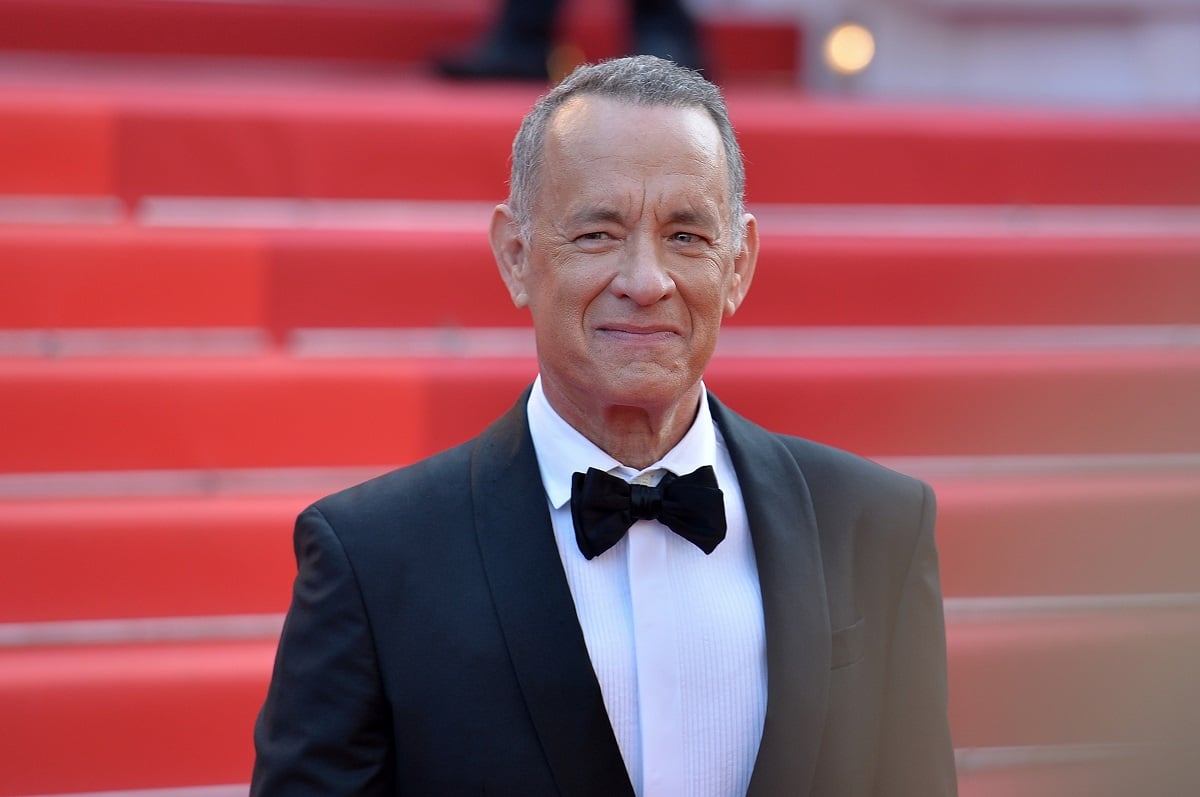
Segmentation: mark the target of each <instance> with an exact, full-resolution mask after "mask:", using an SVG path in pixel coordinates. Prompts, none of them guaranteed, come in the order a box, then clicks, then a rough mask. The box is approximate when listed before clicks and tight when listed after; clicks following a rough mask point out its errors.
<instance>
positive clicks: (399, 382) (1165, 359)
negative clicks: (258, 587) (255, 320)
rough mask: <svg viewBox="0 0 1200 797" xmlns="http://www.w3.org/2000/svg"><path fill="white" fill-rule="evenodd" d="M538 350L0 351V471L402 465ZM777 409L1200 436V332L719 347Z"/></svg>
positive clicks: (742, 405) (983, 425) (481, 421)
mask: <svg viewBox="0 0 1200 797" xmlns="http://www.w3.org/2000/svg"><path fill="white" fill-rule="evenodd" d="M535 372H536V363H535V362H534V360H533V358H532V357H528V356H526V357H512V356H497V357H488V356H454V355H446V354H442V355H440V356H425V357H421V356H414V357H376V358H361V359H344V358H334V359H330V358H315V357H314V358H294V357H283V356H277V355H264V356H261V357H219V356H214V357H188V358H164V357H127V358H111V357H96V358H65V359H20V358H17V359H8V360H0V417H3V418H5V419H6V421H7V423H6V426H7V427H8V428H7V432H8V433H7V435H6V438H7V439H6V440H5V445H4V446H3V447H0V472H8V473H21V472H40V471H86V470H128V469H134V470H136V469H160V468H184V469H211V468H242V467H285V466H342V465H355V466H358V465H395V464H403V463H406V462H410V461H413V460H415V459H417V458H419V457H423V456H426V455H428V454H431V453H434V452H436V451H438V450H441V449H443V448H445V447H447V446H450V445H453V444H455V443H458V442H461V441H462V440H465V439H467V438H469V437H471V436H473V435H474V434H476V433H477V432H479V431H480V430H482V429H483V428H484V426H485V425H487V424H488V423H490V422H491V421H492V420H493V419H495V418H496V417H497V416H499V415H500V414H501V413H502V412H503V411H505V410H507V409H508V408H509V407H510V406H512V403H513V402H514V401H515V400H516V398H517V396H518V395H519V394H520V393H521V391H522V390H523V389H524V388H525V387H526V386H527V385H528V384H529V383H530V382H531V381H532V379H533V377H534V374H535ZM706 383H707V384H708V386H709V387H710V388H712V389H713V390H714V391H715V393H716V394H717V395H718V396H721V397H722V398H723V399H724V400H725V401H726V402H728V404H729V405H730V406H731V407H733V408H736V409H737V410H738V411H739V412H741V413H743V414H744V415H746V416H748V417H750V418H752V419H755V420H756V421H758V422H760V423H762V424H763V425H765V426H767V427H768V428H772V429H775V430H777V431H780V432H786V433H792V434H799V435H801V436H805V437H809V438H812V439H817V440H820V441H822V442H827V443H830V444H833V445H838V446H839V447H842V448H846V449H849V450H851V451H856V452H860V453H864V454H867V455H872V456H887V455H929V454H1039V453H1041V454H1049V453H1059V454H1065V453H1079V454H1089V453H1091V454H1100V453H1191V452H1195V451H1200V424H1197V423H1196V418H1195V413H1194V412H1193V411H1192V408H1194V407H1196V406H1200V347H1195V346H1157V347H1138V346H1114V347H1107V346H1097V347H1077V348H1070V347H1068V348H1066V349H1063V350H1059V349H1054V348H1051V349H1049V350H1039V349H1038V348H1036V347H1033V348H1029V349H1024V350H1022V349H1017V350H998V351H987V350H971V349H967V350H957V351H955V350H952V351H948V352H937V351H934V352H928V351H920V350H913V351H905V350H904V349H898V350H893V351H890V352H889V351H882V352H867V353H863V354H861V355H853V354H839V353H837V352H834V353H833V356H827V355H823V354H822V353H821V352H819V351H818V352H812V351H804V350H792V351H788V350H787V349H786V348H784V349H782V350H780V351H779V352H776V353H772V354H771V355H768V356H764V355H762V354H755V353H747V354H746V355H745V356H738V357H732V356H719V357H717V358H716V359H715V360H714V361H713V363H712V364H711V366H710V368H709V369H708V371H707V376H706Z"/></svg>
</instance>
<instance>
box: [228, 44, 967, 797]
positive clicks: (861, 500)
mask: <svg viewBox="0 0 1200 797" xmlns="http://www.w3.org/2000/svg"><path fill="white" fill-rule="evenodd" d="M743 183H744V171H743V167H742V161H741V154H740V152H739V149H738V145H737V141H736V139H735V138H734V135H733V130H732V128H731V126H730V124H729V119H728V115H727V113H726V110H725V106H724V103H723V101H722V100H721V97H720V95H719V93H718V92H717V90H716V89H715V87H713V86H712V85H711V84H709V83H708V82H706V81H704V80H703V79H702V78H700V77H699V76H698V75H697V74H696V73H694V72H691V71H689V70H685V69H681V68H680V67H677V66H675V65H673V64H671V63H669V62H667V61H662V60H659V59H657V58H652V57H647V56H639V57H635V58H629V59H620V60H617V61H611V62H607V63H603V64H599V65H596V66H590V67H583V68H581V69H580V70H577V71H576V72H575V73H573V74H572V75H571V76H570V77H568V78H567V80H566V81H564V82H563V83H561V84H559V85H558V86H557V87H555V88H554V89H553V90H551V91H550V92H549V93H548V94H547V95H546V96H545V97H543V98H542V99H541V100H540V101H539V103H538V104H537V106H536V107H535V108H534V110H533V111H532V112H531V113H530V114H529V116H528V117H526V119H525V121H524V123H523V124H522V127H521V130H520V131H519V132H518V134H517V138H516V141H515V142H514V146H513V173H512V183H511V194H510V198H509V201H508V203H507V204H504V205H500V206H499V207H498V208H496V210H495V213H494V217H493V220H492V226H491V239H492V245H493V249H494V252H495V255H496V259H497V262H498V263H499V267H500V273H501V275H502V277H503V279H504V282H505V284H506V285H507V287H508V290H509V293H510V294H511V296H512V300H513V301H514V302H515V303H516V305H517V306H518V307H527V308H528V309H529V311H530V313H531V314H532V317H533V324H534V329H535V337H536V341H537V356H538V367H539V377H538V379H537V381H536V382H535V383H534V385H533V386H532V387H531V389H530V390H529V391H528V392H527V393H526V395H524V396H522V397H521V399H520V400H519V401H518V402H517V404H516V406H515V407H514V408H513V409H512V410H510V411H509V413H508V414H507V415H505V416H504V417H502V418H501V419H500V420H499V421H497V422H496V423H495V424H494V425H492V426H491V427H490V428H489V429H487V430H486V431H485V432H483V434H481V435H480V436H479V437H478V438H476V439H475V440H473V441H471V442H469V443H466V444H464V445H462V446H460V447H457V448H455V449H452V450H450V451H447V452H444V453H442V454H440V455H438V456H435V457H433V458H432V459H429V460H426V461H423V462H419V463H417V464H415V465H412V466H410V467H407V468H404V469H401V470H399V471H396V472H394V473H391V474H389V475H386V476H383V477H381V478H379V479H376V480H373V481H371V482H368V483H366V484H364V485H360V486H359V487H356V488H352V489H350V490H348V491H346V492H343V493H340V494H338V495H335V496H333V497H330V498H327V499H324V500H323V501H321V502H318V503H317V504H316V505H315V506H314V507H311V508H309V509H308V510H307V511H306V512H305V513H303V514H302V515H301V517H300V518H299V520H298V522H297V527H296V541H295V544H296V553H297V558H298V561H299V575H298V577H297V580H296V586H295V593H294V598H293V603H292V608H291V610H290V611H289V614H288V619H287V622H286V624H285V626H284V631H283V636H282V639H281V641H280V646H279V653H278V658H277V662H276V667H275V674H274V678H273V681H272V684H271V688H270V692H269V694H268V697H267V701H266V704H265V706H264V708H263V711H262V715H261V716H260V718H259V723H258V726H257V729H256V742H257V747H258V760H257V763H256V766H255V773H254V782H253V788H252V791H253V793H254V794H259V795H307V794H313V795H317V794H320V795H341V794H345V795H350V794H354V795H359V794H421V795H458V794H488V795H497V794H503V795H521V797H528V796H529V795H559V794H561V795H595V796H596V797H614V795H633V794H636V795H638V796H639V797H657V796H658V795H711V796H712V797H729V796H730V795H739V794H747V793H748V794H750V795H756V796H759V795H780V797H784V796H786V797H793V796H794V795H828V796H829V797H854V796H855V795H879V796H880V797H882V796H884V795H886V796H887V797H897V796H903V795H912V797H934V796H936V795H948V794H954V793H955V782H954V765H953V753H952V749H951V746H950V740H949V731H948V729H947V722H946V674H945V639H944V628H943V622H942V612H941V595H940V590H939V586H938V575H937V562H936V554H935V551H934V544H933V517H934V502H933V495H932V493H931V492H930V490H929V489H928V487H926V486H924V485H923V484H921V483H920V482H917V481H915V480H913V479H910V478H908V477H905V476H901V475H899V474H896V473H892V472H890V471H887V470H885V469H883V468H881V467H879V466H877V465H874V464H871V463H869V462H867V461H865V460H861V459H859V458H857V457H854V456H852V455H849V454H846V453H843V452H839V451H836V450H833V449H829V448H826V447H823V446H820V445H818V444H815V443H811V442H808V441H805V440H800V439H796V438H789V437H783V436H777V435H774V434H771V433H769V432H767V431H765V430H763V429H761V428H759V427H757V426H755V425H754V424H752V423H750V422H749V421H747V420H745V419H743V418H741V417H739V416H738V415H736V414H735V413H734V412H732V411H731V410H729V409H727V408H725V407H724V406H723V405H722V404H721V403H720V402H719V401H718V400H717V399H716V398H715V397H714V396H711V395H709V394H708V393H707V392H706V391H705V388H704V385H703V383H702V381H701V377H702V374H703V371H704V369H705V367H706V365H707V364H708V362H709V359H710V357H711V356H712V353H713V349H714V346H715V344H716V340H717V334H718V330H719V327H720V324H721V321H722V319H723V318H724V317H725V316H728V315H732V314H733V313H734V312H735V311H736V310H737V309H738V306H739V305H740V304H741V303H742V300H743V299H744V298H745V296H746V293H747V291H748V290H749V287H750V283H751V280H752V278H753V276H754V269H755V262H756V257H757V253H758V233H757V227H756V224H755V220H754V217H753V216H751V215H749V214H747V213H745V212H744V210H743V204H742V196H743ZM627 528H628V531H627V532H626V529H627Z"/></svg>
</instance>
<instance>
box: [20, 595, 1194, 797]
mask: <svg viewBox="0 0 1200 797" xmlns="http://www.w3.org/2000/svg"><path fill="white" fill-rule="evenodd" d="M1198 631H1200V610H1198V609H1197V608H1196V607H1195V606H1193V605H1190V604H1185V605H1180V606H1162V607H1157V608H1145V607H1132V608H1126V609H1120V608H1111V609H1108V610H1075V611H1071V612H1064V613H1062V614H1057V615H1056V614H1053V613H1050V614H1045V613H1041V612H1039V613H1037V614H1034V615H1028V616H1027V615H1021V614H1019V613H1018V614H1017V615H1016V616H1011V617H1010V616H1006V615H1005V614H1004V613H1003V612H998V613H993V614H992V615H991V616H987V617H982V618H979V617H976V618H973V619H970V620H955V619H954V610H953V609H952V610H951V620H950V623H949V651H950V677H951V695H950V699H951V722H952V728H953V732H954V737H955V741H956V744H958V745H959V746H961V747H997V746H1029V745H1041V744H1047V745H1051V744H1053V745H1061V744H1071V745H1082V744H1121V743H1127V744H1140V743H1144V742H1155V741H1160V740H1162V739H1163V738H1166V737H1165V736H1164V735H1165V734H1170V733H1171V732H1175V733H1180V732H1186V731H1188V730H1190V725H1189V723H1194V721H1195V716H1196V713H1195V711H1194V708H1195V699H1196V698H1195V693H1194V691H1193V690H1192V685H1193V683H1194V673H1195V668H1196V666H1197V665H1198V664H1200V661H1197V656H1198V655H1200V651H1198V650H1197V647H1196V644H1195V640H1196V638H1197V637H1196V635H1197V632H1198ZM273 651H274V640H273V639H270V638H267V639H262V640H256V639H241V640H232V641H196V642H181V641H173V642H157V643H140V644H110V645H84V646H71V645H66V646H62V645H60V646H47V647H40V648H25V649H6V650H0V741H2V742H3V743H4V745H5V750H6V751H7V755H8V758H7V760H8V761H9V762H10V765H9V766H8V767H7V768H6V773H5V779H4V783H3V787H2V788H0V793H3V794H4V795H5V796H6V797H7V796H8V795H17V794H24V793H31V792H41V793H47V792H72V791H74V792H85V791H99V790H104V789H135V788H154V787H167V786H186V785H201V784H212V783H236V782H239V781H241V780H243V779H245V778H246V776H247V773H248V772H249V770H250V764H251V761H252V757H253V752H252V745H251V740H250V734H249V729H250V728H251V727H252V724H253V721H254V717H255V715H256V713H257V710H258V708H259V706H260V705H261V701H262V699H263V696H264V694H265V690H266V684H267V680H268V678H269V675H270V669H271V660H272V654H273ZM230 728H241V729H244V731H245V732H243V733H230V731H229V729H230Z"/></svg>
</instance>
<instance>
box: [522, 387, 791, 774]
mask: <svg viewBox="0 0 1200 797" xmlns="http://www.w3.org/2000/svg"><path fill="white" fill-rule="evenodd" d="M702 396H703V398H702V399H701V402H700V410H699V412H698V413H697V415H696V420H695V422H694V423H693V424H692V427H691V429H690V430H689V431H688V432H687V434H686V435H685V436H684V437H683V439H682V440H680V441H679V443H678V444H677V445H676V446H675V447H674V448H673V449H671V450H670V451H669V452H667V454H666V456H664V457H663V458H662V459H661V460H659V461H658V462H656V463H654V464H653V465H652V466H650V467H649V468H646V469H645V470H642V471H638V470H634V469H632V468H628V467H625V466H624V465H622V464H621V463H619V462H618V461H617V460H615V459H613V458H612V457H611V456H609V455H608V454H606V453H605V452H604V451H602V450H601V449H600V448H598V447H597V446H596V445H595V444H593V443H592V442H590V441H589V440H588V439H587V438H585V437H584V436H583V435H581V434H580V433H579V432H578V431H576V430H575V429H574V428H573V427H572V426H570V425H569V424H568V423H567V422H566V421H564V420H563V419H562V417H561V416H559V415H558V413H557V412H555V411H554V408H553V407H551V406H550V403H549V401H547V399H546V395H545V392H544V391H543V390H542V384H541V378H540V377H539V378H538V380H537V381H536V382H535V383H534V386H533V392H532V394H531V395H530V398H529V404H528V408H527V411H528V417H529V426H530V431H531V432H532V435H533V444H534V448H535V449H536V451H537V458H538V467H539V468H540V470H541V476H542V483H543V485H544V486H545V488H546V497H547V500H548V501H549V505H550V515H551V519H552V522H553V525H554V535H555V539H556V541H557V543H558V552H559V556H560V557H561V558H562V562H563V569H564V571H565V572H566V576H567V583H568V584H569V585H570V589H571V595H572V597H573V598H574V601H575V611H576V614H577V615H578V617H579V624H580V626H581V627H582V629H583V637H584V640H585V642H586V643H587V649H588V654H589V656H590V657H591V661H592V667H593V669H594V670H595V672H596V677H597V679H598V681H599V683H600V691H601V692H602V694H603V696H604V706H605V708H606V709H607V711H608V716H609V720H610V721H611V723H612V726H613V732H614V734H615V735H616V739H617V745H618V746H619V747H620V749H621V754H622V756H623V757H624V759H625V766H626V768H627V769H628V771H629V777H630V781H631V782H632V783H633V788H634V791H635V792H636V794H637V795H638V797H683V795H689V796H690V797H731V795H744V794H745V793H746V789H747V787H748V786H749V783H750V774H751V772H752V771H753V768H754V760H755V757H756V755H757V753H758V745H759V741H760V739H761V738H762V727H763V717H764V715H765V713H766V704H767V665H766V643H765V634H764V630H763V616H762V594H761V592H760V590H759V584H758V571H757V568H756V566H755V561H754V549H753V546H752V545H751V540H750V534H749V529H748V522H747V520H746V508H745V505H744V503H743V501H742V493H741V489H740V488H739V486H738V481H737V476H736V474H735V473H734V470H733V464H732V462H731V461H730V459H729V452H728V450H727V449H726V447H725V443H724V440H723V438H722V437H721V433H720V430H719V429H717V427H716V425H715V424H714V423H713V420H712V415H711V414H710V413H709V408H708V394H707V392H704V393H702ZM704 465H711V466H713V468H714V470H715V471H716V475H717V483H718V485H719V486H720V487H721V490H722V492H723V494H724V498H725V513H726V518H727V522H728V532H727V534H726V538H725V540H724V541H722V542H721V544H720V545H718V546H717V548H716V550H714V551H713V552H712V554H710V555H707V556H706V555H705V554H704V552H703V551H701V550H700V549H699V548H697V547H695V546H694V545H693V544H692V543H690V542H688V541H687V540H685V539H683V538H682V537H680V536H678V535H677V534H675V533H674V532H672V531H671V530H670V529H669V528H667V527H666V526H664V525H663V524H661V523H659V522H658V521H657V520H639V521H636V522H635V523H634V525H633V526H632V527H631V528H630V530H629V533H628V534H626V535H625V537H624V538H622V539H621V541H620V542H618V543H617V544H616V545H615V546H613V547H612V548H610V549H609V550H608V551H605V552H604V553H603V554H601V555H600V556H597V557H596V558H594V559H592V560H590V561H589V560H588V559H585V558H584V556H583V554H582V553H580V551H579V547H578V545H577V544H576V541H575V529H574V526H573V523H572V520H571V506H570V499H571V476H572V474H573V473H575V472H576V471H579V472H586V471H587V469H588V468H589V467H594V468H598V469H599V470H602V471H606V472H608V473H612V474H614V475H617V476H620V477H621V478H623V479H625V480H626V481H629V482H633V481H635V480H636V481H638V482H639V483H642V484H657V483H658V481H659V479H660V478H661V477H662V475H663V473H665V472H666V471H670V472H672V473H676V474H679V475H683V474H687V473H691V472H692V471H693V470H695V469H696V468H699V467H701V466H704Z"/></svg>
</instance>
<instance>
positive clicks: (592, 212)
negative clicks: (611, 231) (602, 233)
mask: <svg viewBox="0 0 1200 797" xmlns="http://www.w3.org/2000/svg"><path fill="white" fill-rule="evenodd" d="M624 221H625V217H624V215H623V214H622V213H621V212H620V211H619V210H617V209H616V208H613V207H590V208H584V209H583V210H580V211H579V212H578V213H574V214H572V215H571V216H570V218H568V219H567V222H568V224H570V225H571V226H572V227H574V226H578V225H588V224H622V223H624Z"/></svg>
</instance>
